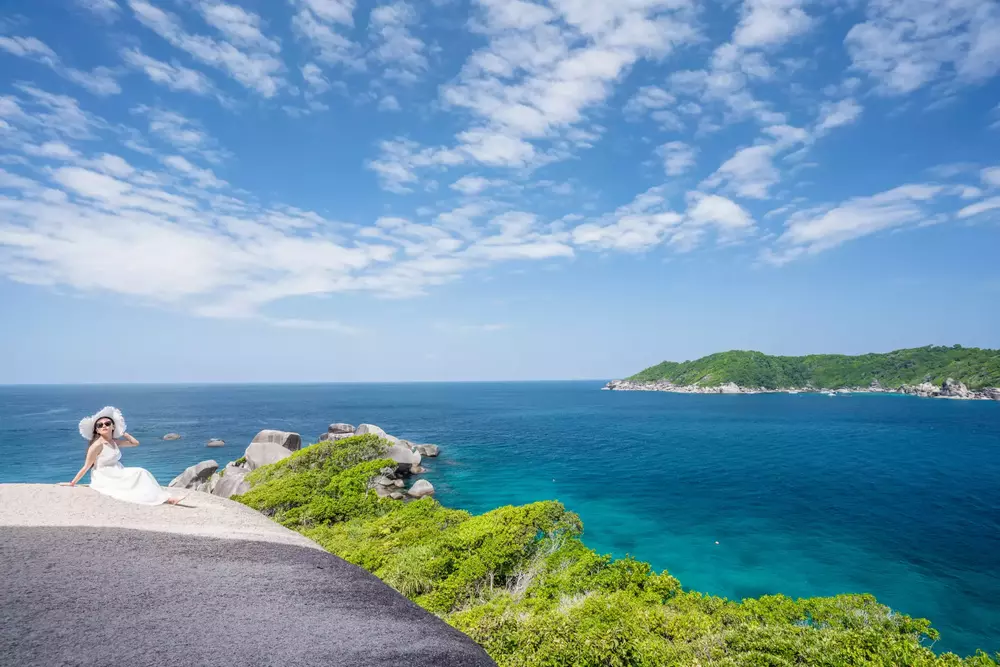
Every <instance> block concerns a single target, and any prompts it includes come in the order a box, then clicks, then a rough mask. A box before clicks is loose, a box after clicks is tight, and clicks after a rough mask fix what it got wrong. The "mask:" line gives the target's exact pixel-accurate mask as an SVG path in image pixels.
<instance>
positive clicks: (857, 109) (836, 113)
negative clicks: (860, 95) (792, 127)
mask: <svg viewBox="0 0 1000 667" xmlns="http://www.w3.org/2000/svg"><path fill="white" fill-rule="evenodd" d="M861 111H862V107H861V105H860V104H858V103H857V102H855V101H854V100H853V99H851V98H847V99H843V100H840V101H839V102H834V103H829V102H827V103H824V104H823V108H822V110H821V111H820V118H819V120H818V121H817V122H816V133H817V134H823V133H825V132H826V131H827V130H832V129H833V128H836V127H841V126H842V125H850V124H851V123H853V122H854V121H856V120H857V119H858V118H859V117H860V116H861Z"/></svg>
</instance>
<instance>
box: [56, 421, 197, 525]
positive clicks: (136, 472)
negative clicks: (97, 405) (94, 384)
mask: <svg viewBox="0 0 1000 667" xmlns="http://www.w3.org/2000/svg"><path fill="white" fill-rule="evenodd" d="M80 435H82V436H83V437H84V438H85V439H86V440H88V441H89V442H90V444H89V446H88V447H87V458H86V461H85V462H84V464H83V467H82V468H80V472H78V473H76V477H74V478H73V481H72V482H69V484H68V485H69V486H76V483H77V482H78V481H80V478H81V477H83V476H84V475H85V474H86V473H87V471H88V470H90V471H91V472H90V488H92V489H94V490H95V491H99V492H100V493H103V494H104V495H106V496H111V497H112V498H116V499H118V500H124V501H127V502H130V503H139V504H140V505H159V504H161V503H165V502H166V503H170V504H171V505H176V504H177V503H179V502H180V501H181V500H183V498H172V497H171V496H170V494H169V493H168V492H167V491H165V490H164V489H163V488H162V487H161V486H160V484H159V483H158V482H157V481H156V478H155V477H153V475H152V474H151V473H150V472H149V471H148V470H146V469H144V468H126V467H124V466H123V465H122V464H121V458H122V453H121V449H120V448H121V447H136V446H138V444H139V441H138V440H136V439H135V438H133V437H132V436H131V435H129V434H128V433H126V432H125V418H124V417H123V416H122V413H121V411H120V410H119V409H118V408H113V407H111V406H108V407H106V408H104V409H103V410H101V411H100V412H98V413H97V414H95V415H93V416H91V417H84V418H83V419H81V420H80ZM118 438H122V440H119V439H118Z"/></svg>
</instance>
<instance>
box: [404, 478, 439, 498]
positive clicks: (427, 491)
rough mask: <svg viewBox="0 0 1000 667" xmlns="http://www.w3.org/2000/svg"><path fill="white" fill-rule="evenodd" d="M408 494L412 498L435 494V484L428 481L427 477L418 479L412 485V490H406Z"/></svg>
mask: <svg viewBox="0 0 1000 667" xmlns="http://www.w3.org/2000/svg"><path fill="white" fill-rule="evenodd" d="M406 495H408V496H410V497H411V498H423V497H424V496H432V495H434V485H433V484H431V483H430V482H428V481H427V480H426V479H418V480H417V481H416V482H414V483H413V486H411V487H410V490H409V491H407V492H406Z"/></svg>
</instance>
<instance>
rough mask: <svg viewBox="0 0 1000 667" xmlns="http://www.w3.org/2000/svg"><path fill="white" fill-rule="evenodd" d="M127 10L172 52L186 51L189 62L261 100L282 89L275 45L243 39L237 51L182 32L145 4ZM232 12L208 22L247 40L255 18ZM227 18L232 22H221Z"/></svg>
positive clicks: (136, 1) (136, 2) (132, 0)
mask: <svg viewBox="0 0 1000 667" xmlns="http://www.w3.org/2000/svg"><path fill="white" fill-rule="evenodd" d="M129 6H130V7H131V8H132V11H133V12H134V14H135V17H136V19H137V20H138V21H139V22H140V23H142V24H143V25H145V26H146V27H147V28H149V29H150V30H152V31H153V32H155V33H156V34H158V35H159V36H160V37H162V38H163V39H165V40H166V41H167V42H168V43H169V44H171V45H172V46H174V47H175V48H178V49H181V50H182V51H186V52H187V53H188V54H190V55H191V56H192V57H193V58H195V59H197V60H199V61H201V62H203V63H205V64H206V65H210V66H212V67H215V68H218V69H219V70H221V71H223V72H225V73H226V74H228V75H229V76H230V77H232V78H233V79H234V80H236V81H238V82H239V83H240V84H242V85H243V86H246V87H247V88H249V89H251V90H253V91H255V92H257V93H258V94H260V95H261V96H262V97H265V98H267V97H273V96H274V95H276V94H277V92H278V90H279V89H280V88H281V86H282V85H284V80H283V79H282V78H281V75H280V72H281V71H282V69H283V68H284V65H283V64H282V62H281V60H280V59H278V58H277V57H276V56H275V53H274V48H273V47H274V45H275V44H276V42H273V41H272V40H269V39H266V38H263V36H262V38H263V41H262V42H260V43H254V44H248V43H246V41H247V40H246V39H242V38H241V41H243V42H244V43H241V44H240V47H242V49H241V48H238V47H237V46H235V45H234V44H233V43H231V42H229V41H218V40H215V39H212V38H211V37H206V36H204V35H193V34H190V33H188V32H186V31H185V30H184V28H183V26H182V25H181V23H180V21H179V20H178V19H177V17H176V16H174V15H173V14H170V13H168V12H165V11H163V10H162V9H160V8H159V7H156V6H155V5H153V4H152V3H150V2H147V0H129ZM201 6H204V7H209V6H212V7H223V8H228V7H230V6H229V5H221V4H217V5H208V4H206V3H203V4H202V5H201ZM233 9H234V11H229V10H226V9H223V10H221V14H217V15H215V17H214V18H213V19H212V20H214V21H216V23H217V24H219V25H223V26H226V28H225V29H221V28H219V25H216V29H219V30H220V31H222V32H223V34H227V33H226V32H225V31H226V30H228V31H229V34H227V36H229V37H231V36H232V35H236V34H239V35H243V36H244V37H247V36H248V35H249V34H250V32H252V29H253V28H254V27H255V26H257V25H259V20H260V19H259V17H257V16H256V14H251V13H249V12H245V11H244V10H238V12H237V11H235V10H236V9H237V8H233ZM226 18H231V19H232V21H226V20H224V19H226Z"/></svg>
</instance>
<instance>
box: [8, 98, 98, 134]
mask: <svg viewBox="0 0 1000 667" xmlns="http://www.w3.org/2000/svg"><path fill="white" fill-rule="evenodd" d="M15 87H16V88H17V89H18V90H20V91H21V92H22V93H23V94H24V95H25V97H19V98H13V97H9V98H2V97H0V102H3V101H4V100H6V105H4V104H0V107H3V106H6V107H7V109H6V110H3V109H2V108H0V116H5V117H6V118H8V119H9V120H12V121H15V122H16V123H18V124H19V125H21V126H22V127H23V128H24V129H25V130H30V131H32V132H39V133H42V134H45V135H47V136H56V137H61V138H64V139H89V138H92V137H93V136H94V131H95V130H97V129H100V128H103V127H105V125H106V123H104V122H103V121H102V120H101V119H99V118H97V117H95V116H94V115H93V114H90V113H88V112H86V111H84V110H83V109H81V108H80V103H79V102H77V100H76V99H74V98H72V97H70V96H68V95H55V94H52V93H49V92H46V91H44V90H41V89H40V88H36V87H35V86H29V85H26V84H15Z"/></svg>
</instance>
